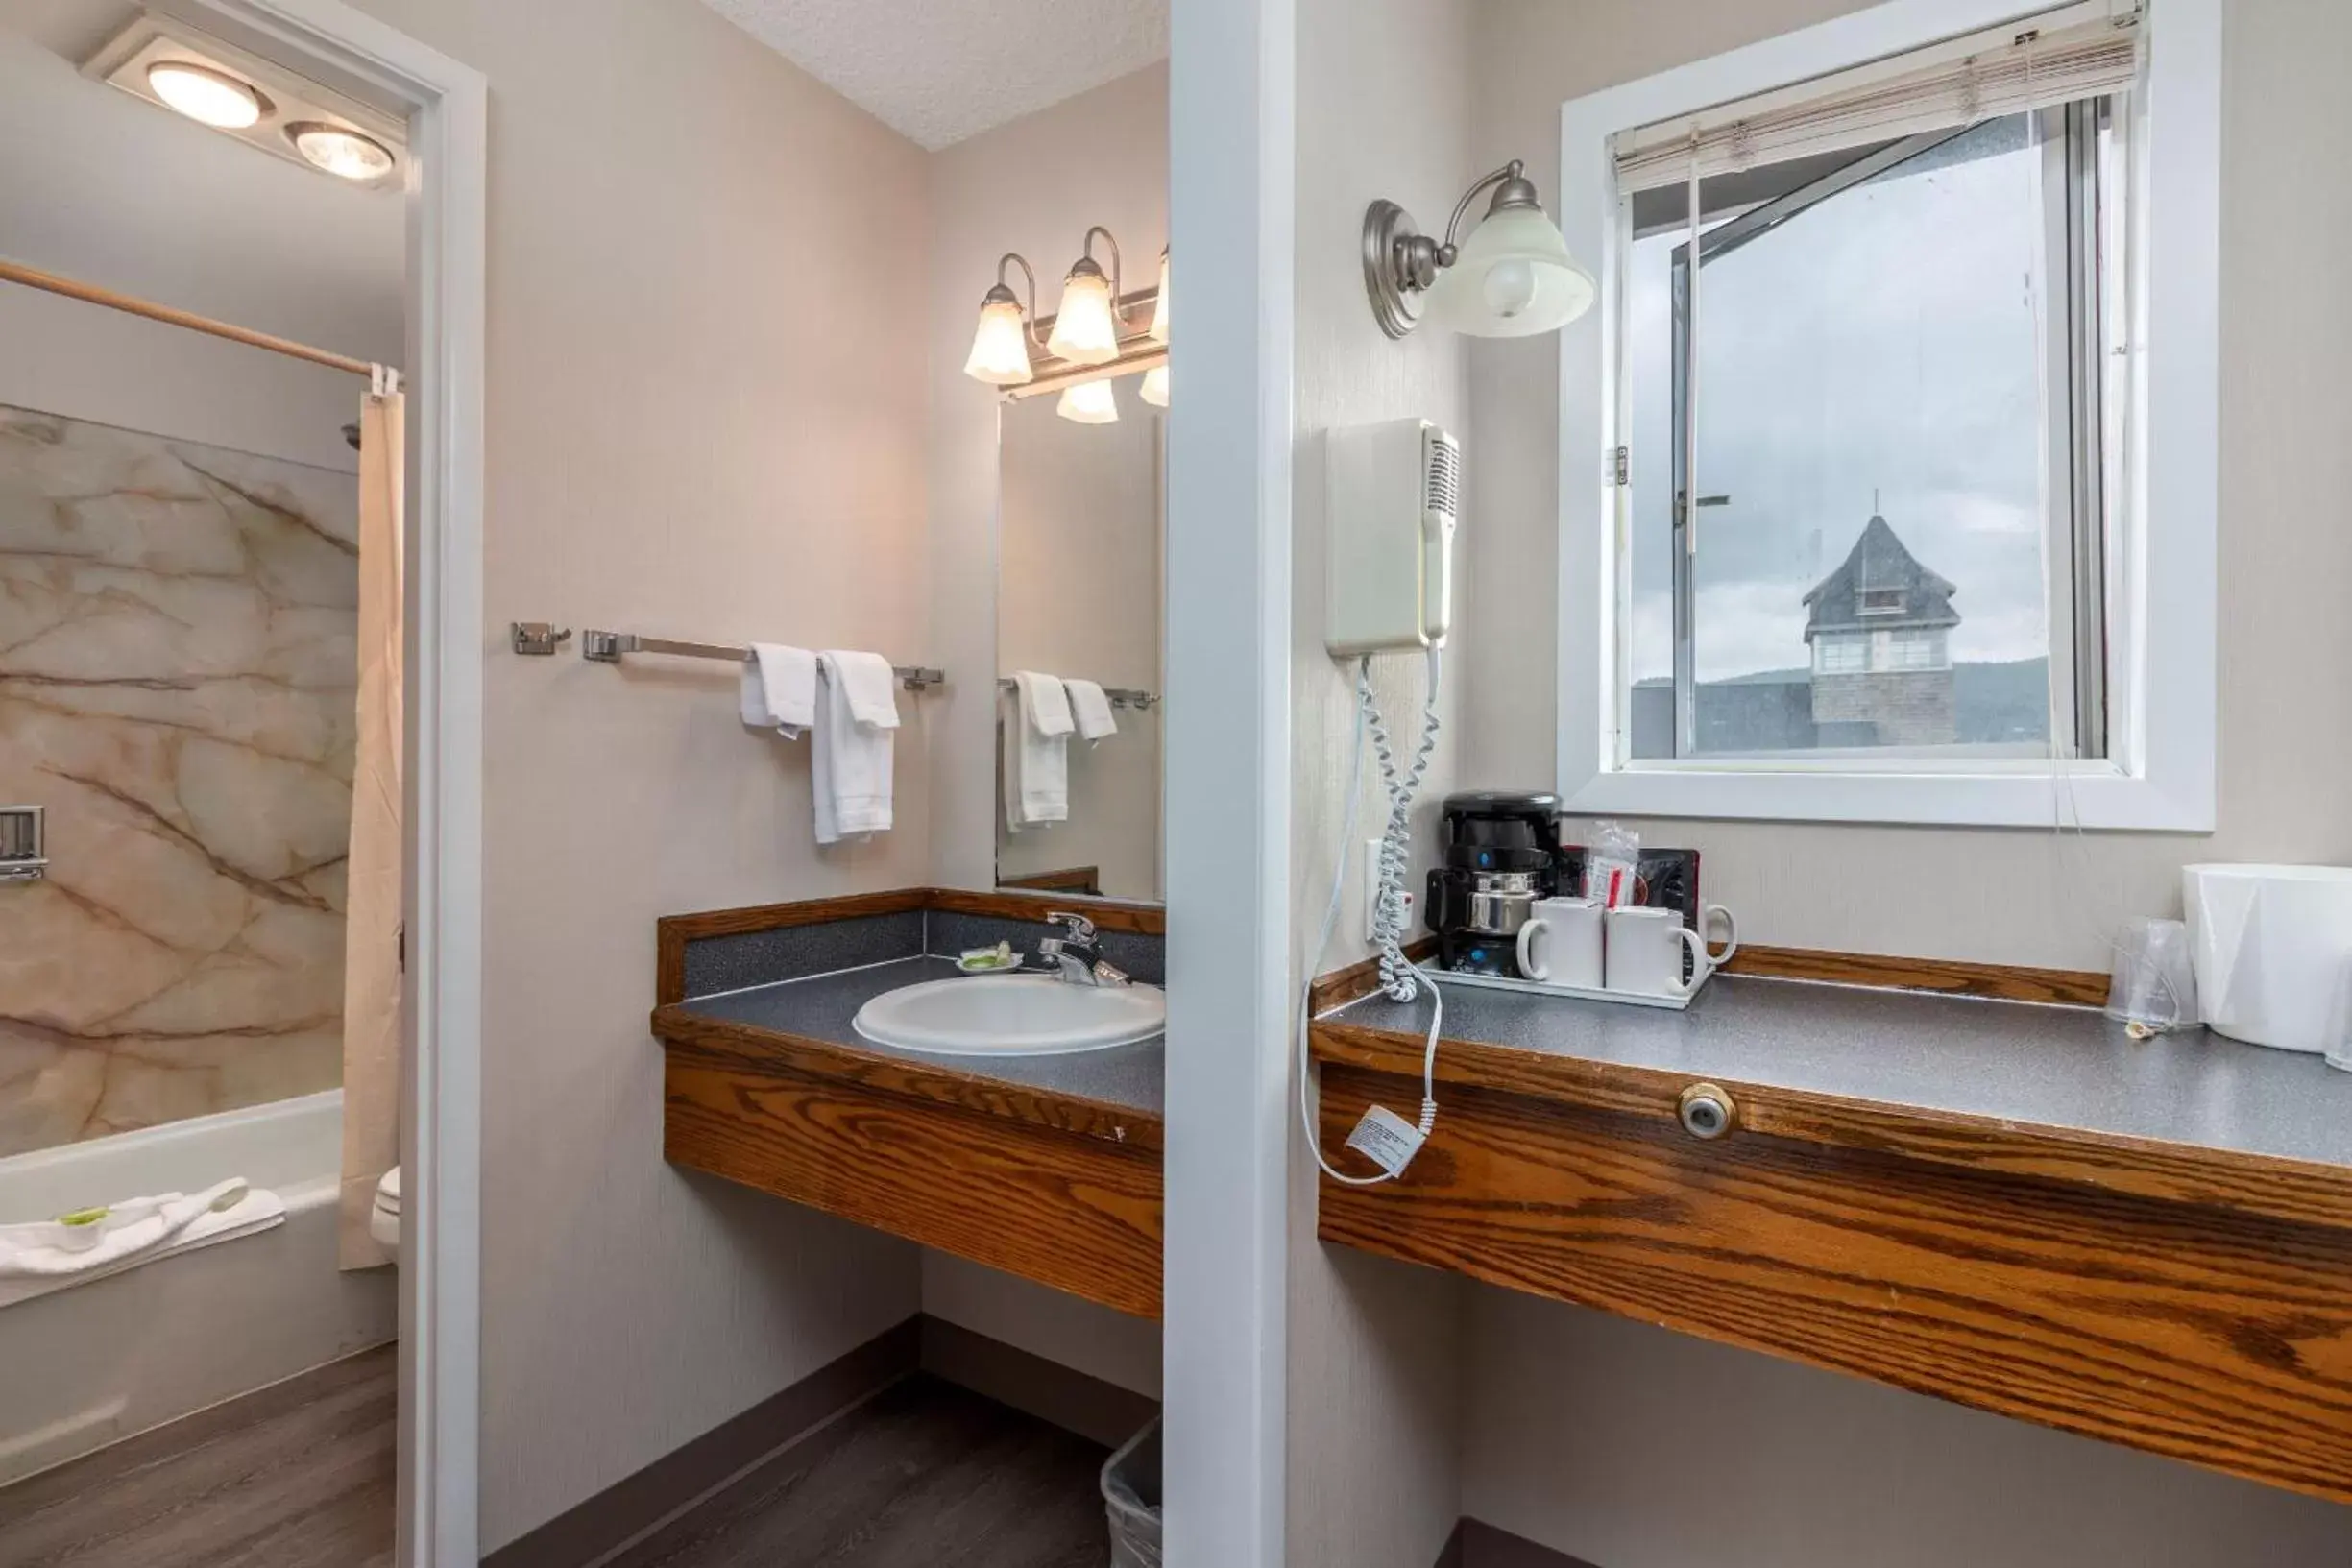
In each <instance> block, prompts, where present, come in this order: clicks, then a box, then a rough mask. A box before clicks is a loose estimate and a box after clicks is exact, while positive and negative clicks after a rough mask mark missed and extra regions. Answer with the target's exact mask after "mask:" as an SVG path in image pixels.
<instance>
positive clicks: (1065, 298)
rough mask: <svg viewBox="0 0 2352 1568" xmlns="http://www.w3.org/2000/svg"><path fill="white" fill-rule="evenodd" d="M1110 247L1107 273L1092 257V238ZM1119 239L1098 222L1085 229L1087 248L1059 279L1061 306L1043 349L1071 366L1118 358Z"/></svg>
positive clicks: (1097, 363)
mask: <svg viewBox="0 0 2352 1568" xmlns="http://www.w3.org/2000/svg"><path fill="white" fill-rule="evenodd" d="M1097 234H1100V235H1102V236H1103V243H1104V244H1105V245H1108V246H1109V247H1110V276H1109V277H1103V268H1102V264H1101V263H1099V262H1097V261H1096V260H1095V258H1094V237H1095V236H1096V235H1097ZM1119 274H1120V266H1119V242H1118V241H1117V240H1116V239H1113V238H1112V237H1111V231H1110V230H1109V229H1105V228H1103V226H1102V225H1101V224H1097V225H1095V226H1094V227H1093V228H1092V229H1087V230H1086V248H1085V251H1084V252H1083V253H1081V254H1080V255H1079V258H1078V260H1076V261H1075V262H1072V263H1071V265H1070V276H1069V277H1065V278H1063V279H1062V283H1061V308H1060V309H1059V310H1057V311H1055V314H1054V335H1053V336H1051V337H1049V338H1047V339H1046V343H1045V348H1046V352H1048V353H1050V354H1052V355H1054V356H1055V358H1056V359H1066V360H1068V361H1069V362H1070V363H1071V364H1073V365H1107V364H1109V363H1110V362H1111V361H1112V360H1114V359H1116V358H1118V357H1119V284H1120V276H1119Z"/></svg>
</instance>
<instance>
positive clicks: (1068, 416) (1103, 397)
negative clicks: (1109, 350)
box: [1054, 381, 1119, 424]
mask: <svg viewBox="0 0 2352 1568" xmlns="http://www.w3.org/2000/svg"><path fill="white" fill-rule="evenodd" d="M1054 412H1055V413H1056V414H1059V415H1060V416H1061V417H1062V418H1063V419H1065V420H1071V421H1074V422H1077V423H1079V424H1116V423H1118V422H1119V399H1118V398H1117V397H1116V396H1114V395H1113V394H1112V392H1111V389H1110V383H1109V382H1108V381H1080V382H1079V383H1078V384H1077V385H1075V386H1069V387H1064V388H1063V389H1062V394H1061V401H1059V402H1057V403H1055V405H1054Z"/></svg>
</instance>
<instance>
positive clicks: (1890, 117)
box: [1614, 3, 2143, 195]
mask: <svg viewBox="0 0 2352 1568" xmlns="http://www.w3.org/2000/svg"><path fill="white" fill-rule="evenodd" d="M2108 11H2109V7H2108V5H2107V4H2105V3H2095V4H2089V5H2075V6H2069V7H2067V8H2066V9H2065V10H2063V11H2060V12H2049V13H2047V14H2045V15H2044V16H2040V17H2033V16H2028V17H2025V18H2023V19H2021V20H2019V21H2016V22H2012V23H2010V24H2008V25H2007V26H2005V27H2001V28H1999V29H1996V30H1993V31H1991V32H1986V33H1979V34H1975V35H1971V36H1968V37H1964V38H1955V39H1952V40H1949V41H1947V42H1944V43H1940V44H1935V45H1932V46H1930V47H1929V48H1927V49H1924V50H1919V51H1916V52H1914V53H1911V54H1908V55H1903V56H1898V57H1896V58H1894V59H1892V60H1879V61H1877V62H1875V63H1873V64H1869V65H1862V66H1856V67H1855V68H1854V69H1853V70H1849V71H1841V72H1839V73H1837V74H1836V75H1834V76H1828V77H1821V78H1818V79H1816V80H1814V81H1812V82H1808V83H1803V84H1798V85H1796V86H1793V87H1784V88H1781V89H1779V90H1777V91H1773V92H1768V93H1762V94H1758V96H1756V97H1754V98H1747V99H1742V100H1741V101H1739V102H1737V103H1733V104H1724V105H1719V106H1717V107H1716V108H1713V109H1704V110H1701V111H1700V112H1699V113H1697V114H1688V115H1678V116H1676V117H1675V118H1674V119H1671V120H1661V121H1658V122H1657V123H1655V124H1652V125H1645V126H1642V127H1639V128H1638V129H1637V130H1633V131H1621V132H1619V133H1617V134H1616V136H1615V138H1614V151H1615V156H1616V165H1617V188H1618V190H1619V191H1620V192H1621V193H1624V194H1627V195H1631V194H1633V193H1634V192H1636V191H1644V190H1655V189H1657V188H1658V187H1660V186H1662V185H1678V184H1681V183H1683V182H1685V181H1687V180H1688V179H1689V178H1690V176H1691V163H1692V160H1693V158H1694V157H1695V158H1696V160H1697V163H1698V173H1699V175H1700V177H1701V178H1706V177H1708V176H1710V175H1718V174H1726V173H1730V172H1733V171H1734V170H1739V169H1746V168H1750V167H1754V166H1757V165H1759V164H1766V163H1780V162H1783V161H1786V160H1787V159H1789V158H1796V157H1807V156H1809V155H1814V154H1820V153H1830V152H1837V151H1840V150H1843V149H1846V148H1852V147H1861V146H1868V145H1870V144H1872V143H1874V142H1881V141H1889V140H1892V139H1894V138H1895V137H1898V136H1910V135H1917V134H1918V133H1921V132H1925V131H1938V130H1946V129H1950V128H1952V127H1954V126H1963V125H1973V124H1975V123H1976V121H1978V120H1986V119H1992V118H1995V117H1997V116H2000V115H2004V114H2019V113H2023V112H2025V110H2027V109H2044V108H2047V107H2049V105H2052V104H2064V103H2071V102H2073V100H2075V99H2078V98H2094V97H2097V96H2099V95H2100V94H2103V93H2111V92H2116V91H2120V90H2122V88H2125V87H2128V86H2130V85H2131V84H2132V82H2133V80H2134V79H2135V78H2136V77H2137V76H2138V74H2139V67H2140V59H2139V56H2140V40H2141V36H2142V31H2143V30H2142V29H2141V28H2140V27H2139V26H2138V25H2137V24H2138V14H2137V12H2136V11H2133V12H2127V13H2125V14H2122V15H2116V16H2111V15H2109V14H2108ZM2085 13H2092V14H2091V15H2090V18H2089V19H2088V20H2084V19H2082V18H2083V17H2084V15H2085ZM2049 23H2058V24H2061V25H2059V26H2057V27H2056V28H2054V29H2053V28H2051V27H2049V26H2048V25H2046V24H2049ZM2066 24H2071V25H2066Z"/></svg>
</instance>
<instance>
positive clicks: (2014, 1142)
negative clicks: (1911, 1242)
mask: <svg viewBox="0 0 2352 1568" xmlns="http://www.w3.org/2000/svg"><path fill="white" fill-rule="evenodd" d="M1308 1038H1309V1048H1310V1050H1311V1053H1312V1055H1313V1057H1314V1059H1315V1060H1316V1061H1318V1062H1334V1063H1339V1064H1341V1065H1344V1066H1348V1067H1355V1068H1361V1069H1364V1070H1367V1071H1370V1072H1375V1073H1393V1074H1394V1075H1396V1076H1399V1077H1407V1078H1412V1079H1415V1080H1417V1081H1418V1078H1419V1077H1420V1073H1421V1058H1422V1052H1423V1049H1424V1047H1425V1044H1426V1041H1425V1037H1424V1036H1422V1035H1419V1034H1405V1033H1400V1032H1396V1031H1394V1030H1387V1029H1376V1028H1370V1027H1366V1026H1364V1025H1352V1024H1346V1023H1343V1022H1338V1021H1334V1020H1330V1019H1318V1020H1316V1021H1315V1022H1314V1024H1313V1025H1312V1026H1311V1028H1310V1031H1309V1037H1308ZM1437 1078H1438V1082H1439V1085H1440V1094H1439V1112H1438V1131H1437V1133H1436V1136H1438V1137H1441V1138H1442V1137H1443V1136H1444V1128H1445V1114H1444V1108H1443V1107H1444V1097H1443V1086H1444V1085H1447V1084H1453V1085H1458V1086H1462V1087H1467V1088H1476V1089H1484V1090H1488V1091H1491V1092H1495V1093H1500V1094H1507V1095H1519V1096H1524V1097H1526V1098H1534V1099H1542V1100H1550V1101H1554V1102H1556V1103H1559V1104H1563V1105H1569V1106H1576V1107H1580V1108H1585V1109H1590V1110H1600V1111H1613V1112H1618V1113H1623V1114H1629V1115H1634V1116H1639V1117H1644V1118H1654V1119H1657V1120H1661V1121H1664V1122H1679V1121H1680V1117H1681V1110H1680V1105H1681V1097H1682V1094H1683V1091H1684V1090H1685V1089H1687V1088H1688V1087H1690V1086H1691V1084H1693V1083H1694V1082H1697V1081H1700V1080H1698V1079H1697V1078H1695V1077H1694V1076H1693V1075H1692V1074H1691V1073H1687V1072H1678V1071H1674V1070H1671V1069H1665V1068H1652V1067H1637V1066H1634V1065H1631V1064H1627V1063H1619V1062H1605V1061H1598V1060H1595V1059H1593V1058H1590V1057H1582V1056H1574V1055H1568V1054H1565V1053H1559V1052H1553V1051H1541V1050H1531V1049H1526V1048H1525V1047H1521V1046H1503V1045H1495V1044H1491V1043H1488V1042H1482V1041H1474V1040H1457V1039H1453V1038H1451V1037H1443V1038H1441V1039H1440V1040H1439V1042H1438V1061H1437ZM1705 1081H1707V1082H1709V1083H1712V1084H1714V1085H1716V1086H1717V1087H1719V1088H1721V1089H1722V1090H1724V1091H1725V1092H1726V1093H1727V1094H1728V1095H1729V1096H1730V1097H1731V1098H1732V1100H1733V1103H1734V1106H1735V1107H1736V1113H1735V1124H1734V1130H1733V1131H1732V1132H1731V1133H1730V1134H1729V1135H1728V1136H1729V1137H1732V1138H1737V1137H1741V1136H1758V1135H1760V1136H1764V1137H1772V1138H1784V1139H1793V1140H1797V1141H1800V1142H1805V1143H1810V1144H1817V1145H1822V1146H1832V1147H1841V1148H1853V1149H1863V1150H1869V1151H1872V1152H1877V1153H1883V1154H1893V1155H1900V1156H1903V1157H1905V1158H1909V1159H1914V1160H1922V1161H1926V1162H1928V1163H1930V1164H1935V1165H1942V1166H1950V1167H1956V1168H1959V1169H1963V1170H1975V1171H1978V1172H1981V1173H1983V1174H1986V1175H1991V1176H2002V1177H2012V1178H2029V1179H2036V1180H2043V1181H2055V1182H2061V1183H2067V1184H2071V1185H2073V1186H2078V1187H2089V1188H2095V1189H2099V1190H2103V1191H2107V1192H2114V1193H2123V1194H2132V1195H2134V1196H2138V1197H2146V1198H2155V1199H2158V1200H2161V1201H2166V1202H2173V1203H2189V1204H2196V1205H2200V1206H2204V1207H2211V1208H2219V1209H2226V1210H2233V1211H2236V1212H2238V1213H2241V1214H2245V1215H2251V1216H2257V1217H2260V1218H2264V1219H2267V1220H2283V1221H2286V1222H2288V1223H2291V1224H2297V1225H2316V1226H2321V1227H2324V1228H2328V1229H2333V1230H2352V1167H2341V1166H2332V1165H2324V1164H2319V1163H2316V1162H2313V1161H2306V1160H2295V1159H2288V1158H2284V1157H2281V1156H2276V1155H2267V1154H2257V1153H2251V1152H2247V1151H2243V1150H2237V1149H2217V1148H2210V1147H2205V1146H2198V1145H2194V1144H2180V1143H2172V1142H2168V1141H2164V1140H2160V1139H2151V1138H2143V1137H2135V1136H2129V1135H2125V1134H2120V1133H2104V1132H2099V1131H2096V1130H2094V1129H2090V1128H2083V1127H2068V1126H2063V1125H2057V1124H2051V1123H2044V1122H2016V1121H2010V1120H2007V1119H2004V1118H2000V1117H1992V1116H1984V1115H1979V1114H1976V1113H1972V1112H1964V1111H1952V1110H1946V1109H1942V1108H1939V1107H1934V1106H1927V1105H1909V1104H1902V1103H1896V1102H1890V1101H1884V1100H1874V1099H1864V1098H1856V1097H1851V1096H1843V1095H1834V1094H1825V1093H1822V1092H1819V1091H1815V1090H1806V1089H1790V1088H1785V1087H1780V1086H1776V1085H1772V1084H1760V1083H1750V1082H1745V1081H1741V1080H1738V1079H1730V1078H1722V1077H1712V1078H1709V1079H1707V1080H1705Z"/></svg>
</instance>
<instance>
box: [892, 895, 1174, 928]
mask: <svg viewBox="0 0 2352 1568" xmlns="http://www.w3.org/2000/svg"><path fill="white" fill-rule="evenodd" d="M924 907H925V908H929V909H940V910H945V911H947V912H949V913H951V914H959V915H995V916H997V917H998V918H999V919H1003V920H1027V921H1031V922H1033V923H1034V924H1036V925H1039V926H1042V925H1044V924H1045V917H1046V916H1047V915H1049V914H1051V913H1053V912H1054V911H1055V910H1057V909H1062V910H1068V911H1070V912H1072V913H1075V914H1081V915H1084V916H1085V917H1086V918H1087V919H1088V920H1091V921H1093V922H1094V923H1095V925H1096V926H1097V927H1098V928H1100V929H1103V930H1106V931H1128V932H1132V933H1135V934H1137V935H1141V936H1166V935H1167V934H1168V911H1167V910H1166V909H1164V908H1162V907H1161V906H1160V905H1156V904H1136V903H1132V902H1126V901H1122V900H1119V899H1096V898H1085V897H1082V896H1080V895H1079V894H1076V893H1019V892H1012V891H1008V890H1007V889H1005V888H1001V887H1000V888H996V889H994V890H993V891H987V892H982V891H981V890H979V889H977V888H966V887H934V888H931V889H929V890H928V902H927V903H926V904H925V905H924Z"/></svg>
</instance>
